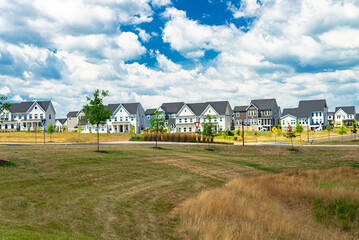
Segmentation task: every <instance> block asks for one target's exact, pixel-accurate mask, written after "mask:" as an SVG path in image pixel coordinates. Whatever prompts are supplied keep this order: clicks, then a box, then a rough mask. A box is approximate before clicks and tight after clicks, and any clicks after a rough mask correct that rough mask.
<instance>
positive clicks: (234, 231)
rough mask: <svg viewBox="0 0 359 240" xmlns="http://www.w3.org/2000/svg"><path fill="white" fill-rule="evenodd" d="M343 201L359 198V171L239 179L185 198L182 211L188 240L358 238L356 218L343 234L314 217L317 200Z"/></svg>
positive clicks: (327, 171)
mask: <svg viewBox="0 0 359 240" xmlns="http://www.w3.org/2000/svg"><path fill="white" fill-rule="evenodd" d="M327 186H330V187H327ZM340 197H347V198H349V199H350V200H351V201H357V200H358V199H359V170H358V169H356V170H355V169H352V168H338V169H329V170H309V171H304V172H294V173H283V174H276V175H266V176H259V177H252V178H238V179H235V180H233V181H231V182H229V183H228V184H226V185H225V186H223V187H220V188H217V189H214V190H209V191H205V192H203V193H201V194H199V195H198V196H197V197H195V198H193V199H190V200H187V201H186V202H185V203H184V204H183V205H182V208H181V210H180V214H181V222H182V225H181V226H182V228H183V231H184V232H186V233H188V235H189V238H190V239H245V240H247V239H323V240H324V239H325V240H327V239H355V238H356V237H359V225H358V218H356V224H354V225H353V226H352V229H350V231H343V230H342V229H341V228H340V226H337V225H336V224H329V225H325V224H321V223H319V222H318V221H317V220H316V219H315V217H314V216H313V213H312V212H313V210H312V208H313V204H312V203H313V199H314V198H322V199H324V200H325V201H326V202H330V201H333V200H335V199H338V198H340ZM357 214H358V213H357Z"/></svg>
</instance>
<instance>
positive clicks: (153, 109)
mask: <svg viewBox="0 0 359 240" xmlns="http://www.w3.org/2000/svg"><path fill="white" fill-rule="evenodd" d="M156 110H157V109H156V108H149V109H147V110H146V111H145V114H152V113H153V112H154V111H156Z"/></svg>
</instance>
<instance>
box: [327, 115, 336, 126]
mask: <svg viewBox="0 0 359 240" xmlns="http://www.w3.org/2000/svg"><path fill="white" fill-rule="evenodd" d="M334 113H335V112H328V124H333V122H334Z"/></svg>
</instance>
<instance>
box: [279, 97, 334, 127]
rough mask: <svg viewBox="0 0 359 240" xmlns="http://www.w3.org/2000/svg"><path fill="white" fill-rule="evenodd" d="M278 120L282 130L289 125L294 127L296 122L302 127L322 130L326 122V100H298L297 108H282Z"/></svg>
mask: <svg viewBox="0 0 359 240" xmlns="http://www.w3.org/2000/svg"><path fill="white" fill-rule="evenodd" d="M280 120H281V125H282V129H283V130H286V129H288V127H289V125H290V126H292V127H295V126H296V125H297V123H299V124H301V125H302V126H303V128H304V129H308V128H309V129H312V130H324V129H325V127H326V125H327V124H328V106H327V101H326V100H324V99H321V100H303V101H299V105H298V107H297V108H286V109H283V113H282V117H281V118H280Z"/></svg>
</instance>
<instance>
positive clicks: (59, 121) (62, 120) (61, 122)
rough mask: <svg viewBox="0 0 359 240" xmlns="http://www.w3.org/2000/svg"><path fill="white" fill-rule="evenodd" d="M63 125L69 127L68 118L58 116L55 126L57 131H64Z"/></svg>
mask: <svg viewBox="0 0 359 240" xmlns="http://www.w3.org/2000/svg"><path fill="white" fill-rule="evenodd" d="M63 126H66V128H67V118H58V119H56V120H55V125H54V127H55V131H56V132H62V128H63Z"/></svg>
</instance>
